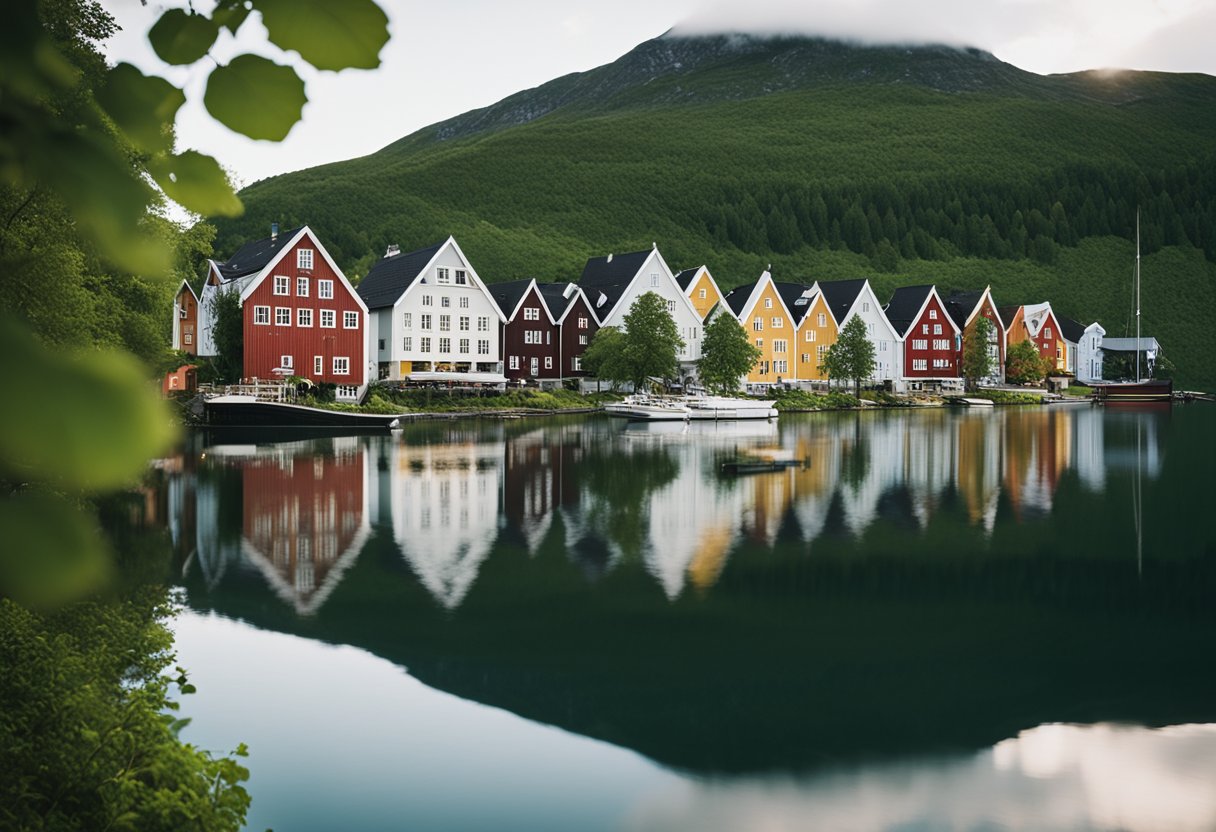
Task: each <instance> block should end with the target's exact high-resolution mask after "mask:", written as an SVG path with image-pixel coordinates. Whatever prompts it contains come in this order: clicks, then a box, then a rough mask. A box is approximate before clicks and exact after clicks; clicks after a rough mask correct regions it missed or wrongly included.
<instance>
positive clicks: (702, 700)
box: [161, 405, 1216, 832]
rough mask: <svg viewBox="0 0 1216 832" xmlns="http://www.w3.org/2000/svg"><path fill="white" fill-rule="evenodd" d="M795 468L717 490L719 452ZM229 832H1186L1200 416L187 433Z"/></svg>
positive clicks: (1202, 798) (188, 566) (1205, 430)
mask: <svg viewBox="0 0 1216 832" xmlns="http://www.w3.org/2000/svg"><path fill="white" fill-rule="evenodd" d="M752 453H761V454H771V455H774V456H776V457H783V456H788V457H791V458H793V459H796V460H798V461H799V465H797V466H796V467H794V468H792V469H789V470H786V471H781V472H776V473H766V474H757V475H752V476H744V477H725V476H722V475H721V473H720V468H721V463H722V462H724V461H727V460H732V459H735V458H738V457H739V456H740V455H741V454H752ZM163 472H164V473H163V488H164V492H163V494H162V495H161V499H162V501H163V502H162V505H167V506H168V514H167V516H168V518H169V525H170V531H171V533H172V537H173V539H174V545H175V546H176V547H177V551H178V558H179V560H178V563H179V565H180V576H181V585H182V589H181V593H182V596H183V599H184V601H185V604H186V607H187V610H186V612H185V613H184V614H183V615H182V616H181V618H180V619H179V620H178V621H177V623H176V625H175V628H176V631H177V639H178V644H177V646H178V653H179V662H180V663H181V664H183V665H185V666H187V667H188V668H189V669H190V671H191V681H192V682H194V683H196V684H197V685H198V688H199V693H198V694H197V695H195V696H191V697H188V698H187V700H186V701H185V703H184V705H183V707H184V711H185V713H186V715H189V716H192V717H193V718H194V721H193V723H192V724H191V725H190V726H189V727H188V728H187V729H186V730H185V731H184V732H183V737H184V738H185V739H187V740H188V741H191V742H194V743H196V744H199V745H201V746H203V747H206V748H211V749H214V750H217V751H225V750H228V749H231V748H233V747H235V746H236V745H237V744H238V743H239V742H246V743H248V745H249V747H250V751H251V756H250V758H249V766H250V768H251V769H252V772H253V774H252V779H251V781H250V784H249V788H250V791H251V792H252V795H253V806H252V809H251V812H250V816H249V828H251V829H263V828H266V827H274V828H275V829H276V830H279V831H280V832H291V831H292V830H312V829H316V830H335V829H369V830H380V829H383V830H389V829H394V830H395V829H407V828H408V829H428V830H429V829H436V830H441V829H453V830H466V829H469V830H472V829H486V830H514V829H518V830H532V831H536V830H652V829H655V830H657V829H679V830H711V831H712V830H740V829H743V830H803V829H805V830H846V832H847V830H901V831H903V832H906V831H907V830H938V829H948V830H980V829H983V830H996V829H1027V830H1029V829H1033V830H1130V831H1131V832H1142V831H1148V830H1195V832H1210V830H1213V829H1216V662H1214V657H1216V532H1214V529H1216V525H1214V524H1213V522H1212V516H1213V513H1214V509H1216V500H1214V499H1213V488H1212V481H1213V475H1214V474H1216V408H1213V407H1211V406H1205V405H1193V406H1190V407H1176V408H1173V409H1169V408H1166V409H1149V410H1116V409H1114V408H1108V409H1101V408H1091V407H1090V406H1088V405H1085V406H1068V407H1063V408H1061V409H1058V410H1052V409H1048V408H1004V409H997V410H996V411H995V412H992V411H989V412H986V413H985V412H982V411H973V410H967V411H964V410H947V409H933V410H917V411H914V412H896V411H891V412H880V413H861V414H855V413H841V414H808V415H805V416H799V415H791V416H785V417H782V419H781V420H780V422H779V424H774V425H767V424H765V425H757V424H746V423H739V424H734V425H731V424H722V425H712V424H705V425H692V426H684V425H671V424H663V425H632V424H630V425H626V424H624V423H622V422H619V421H612V420H609V419H607V418H602V417H590V418H588V417H580V418H556V419H550V420H517V421H507V422H491V421H471V420H470V421H452V422H444V423H431V424H425V425H416V426H411V427H409V428H407V429H406V430H405V431H404V432H403V433H400V434H395V435H393V436H391V437H389V436H384V437H380V436H376V437H341V438H320V439H301V440H299V441H293V442H275V443H271V442H266V441H261V440H259V438H258V437H256V436H243V435H238V434H231V433H213V434H202V433H200V434H197V435H195V436H193V437H192V438H191V443H190V445H189V447H188V448H187V449H186V450H185V452H184V453H183V455H182V456H181V457H179V458H177V459H174V460H169V461H168V462H167V464H166V465H165V467H164V469H163Z"/></svg>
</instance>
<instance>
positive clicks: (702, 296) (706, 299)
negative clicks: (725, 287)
mask: <svg viewBox="0 0 1216 832" xmlns="http://www.w3.org/2000/svg"><path fill="white" fill-rule="evenodd" d="M676 283H678V284H679V285H680V288H681V289H683V290H684V295H685V297H687V298H688V299H689V300H690V301H692V308H693V309H695V310H696V311H697V314H698V315H700V316H701V320H702V321H704V320H705V316H706V315H708V314H709V310H711V309H713V308H714V307H715V306H717V305H718V304H719V303H721V302H722V297H723V295H722V290H721V289H719V288H718V282H717V281H716V280H714V277H713V275H711V274H710V273H709V269H708V268H707V267H705V266H698V267H697V268H695V269H685V270H684V271H682V272H680V273H679V274H677V275H676Z"/></svg>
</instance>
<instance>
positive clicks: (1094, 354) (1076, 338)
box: [1059, 315, 1106, 382]
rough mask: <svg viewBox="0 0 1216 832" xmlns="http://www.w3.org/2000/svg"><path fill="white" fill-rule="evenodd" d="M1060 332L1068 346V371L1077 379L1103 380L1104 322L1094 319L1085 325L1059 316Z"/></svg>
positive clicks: (1088, 380)
mask: <svg viewBox="0 0 1216 832" xmlns="http://www.w3.org/2000/svg"><path fill="white" fill-rule="evenodd" d="M1059 321H1060V332H1061V333H1063V335H1064V343H1065V344H1066V346H1067V347H1068V366H1067V367H1066V369H1067V370H1068V372H1070V373H1072V374H1073V375H1074V376H1076V379H1077V381H1083V382H1091V381H1101V380H1102V339H1103V337H1104V336H1105V335H1106V330H1105V329H1104V328H1103V327H1102V324H1100V323H1098V322H1097V321H1094V322H1093V323H1092V324H1090V325H1089V326H1085V325H1084V324H1082V323H1080V322H1079V321H1074V320H1073V319H1072V318H1065V317H1064V316H1063V315H1061V316H1060V317H1059Z"/></svg>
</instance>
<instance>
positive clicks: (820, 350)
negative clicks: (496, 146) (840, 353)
mask: <svg viewBox="0 0 1216 832" xmlns="http://www.w3.org/2000/svg"><path fill="white" fill-rule="evenodd" d="M827 354H828V347H827V344H820V345H819V346H817V347H815V355H817V356H819V363H820V364H822V363H823V357H824V356H825V355H827Z"/></svg>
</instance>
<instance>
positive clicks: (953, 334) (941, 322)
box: [884, 286, 962, 390]
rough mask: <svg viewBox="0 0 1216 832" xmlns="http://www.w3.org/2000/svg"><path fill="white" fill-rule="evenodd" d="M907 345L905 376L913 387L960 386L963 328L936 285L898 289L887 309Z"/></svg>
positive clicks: (937, 388) (902, 344) (917, 388)
mask: <svg viewBox="0 0 1216 832" xmlns="http://www.w3.org/2000/svg"><path fill="white" fill-rule="evenodd" d="M884 311H885V312H886V315H887V320H889V321H890V322H891V326H892V327H894V328H895V332H896V334H897V335H899V337H900V340H901V342H902V343H901V346H902V348H903V359H904V367H903V378H904V380H905V381H906V382H907V386H908V389H909V390H924V389H935V390H940V389H943V388H950V389H954V388H958V387H960V386H961V378H960V373H959V358H960V355H961V351H962V330H960V329H959V328H958V327H957V326H956V325H955V323H954V321H953V320H952V319H951V318H950V315H949V314H948V313H947V311H946V304H945V303H943V302H942V299H941V297H940V296H939V295H938V294H937V289H936V288H934V287H933V286H905V287H903V288H901V289H897V290H895V294H893V295H892V296H891V301H890V302H889V303H888V304H887V306H886V309H885V310H884Z"/></svg>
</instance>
